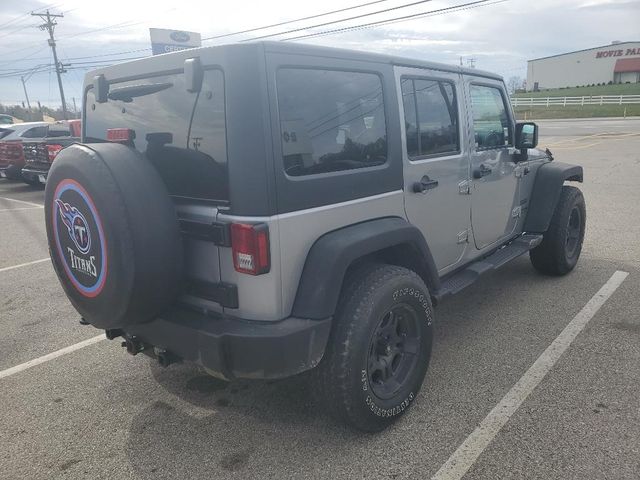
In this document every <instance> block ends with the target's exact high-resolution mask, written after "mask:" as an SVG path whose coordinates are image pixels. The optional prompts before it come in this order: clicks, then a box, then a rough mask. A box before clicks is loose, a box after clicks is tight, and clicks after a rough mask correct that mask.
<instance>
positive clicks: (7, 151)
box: [0, 121, 78, 180]
mask: <svg viewBox="0 0 640 480" xmlns="http://www.w3.org/2000/svg"><path fill="white" fill-rule="evenodd" d="M73 128H75V130H73V131H76V132H77V131H78V129H77V127H73ZM54 135H55V136H60V135H63V136H67V137H68V136H70V135H71V130H70V129H69V127H68V126H66V123H65V122H62V121H61V122H54V123H48V122H25V123H16V124H13V125H7V126H6V127H2V128H0V177H4V178H10V179H13V180H25V179H24V177H22V168H23V167H24V166H25V157H24V151H23V148H22V143H23V142H25V141H36V140H45V139H47V138H49V137H50V136H54Z"/></svg>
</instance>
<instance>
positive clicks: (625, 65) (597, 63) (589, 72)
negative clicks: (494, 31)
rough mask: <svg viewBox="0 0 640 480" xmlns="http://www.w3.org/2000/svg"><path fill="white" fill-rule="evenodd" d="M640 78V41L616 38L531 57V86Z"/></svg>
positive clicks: (540, 88) (528, 87) (534, 88)
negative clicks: (544, 55) (573, 50)
mask: <svg viewBox="0 0 640 480" xmlns="http://www.w3.org/2000/svg"><path fill="white" fill-rule="evenodd" d="M638 82H640V42H613V43H612V44H611V45H606V46H604V47H595V48H589V49H587V50H579V51H577V52H570V53H563V54H561V55H553V56H551V57H544V58H536V59H535V60H529V62H528V67H527V90H544V89H548V88H561V87H578V86H583V85H592V84H599V83H638Z"/></svg>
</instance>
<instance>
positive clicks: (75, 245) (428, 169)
mask: <svg viewBox="0 0 640 480" xmlns="http://www.w3.org/2000/svg"><path fill="white" fill-rule="evenodd" d="M83 112H84V113H83V143H82V144H80V145H74V146H72V147H69V148H67V149H65V150H63V151H62V152H61V153H60V154H59V155H58V157H57V158H56V161H55V162H54V164H53V166H52V168H51V171H50V173H49V180H48V182H47V188H46V202H45V209H46V221H47V233H48V238H49V242H50V246H51V254H52V260H53V262H54V266H55V268H56V271H57V273H58V276H59V278H60V281H61V283H62V285H63V287H64V289H65V292H66V293H67V295H68V297H69V299H70V300H71V302H72V303H73V305H74V306H75V307H76V309H77V310H78V311H79V312H80V314H81V315H82V317H83V318H84V320H85V321H86V322H88V323H91V324H92V325H94V326H95V327H97V328H101V329H104V330H106V335H107V336H108V337H109V338H116V337H123V338H124V342H123V344H124V345H125V346H126V348H127V351H129V353H132V354H137V353H141V352H142V353H145V354H148V355H150V356H152V357H155V358H157V359H158V360H159V361H160V363H161V364H163V365H165V366H166V365H169V364H171V363H172V362H175V361H181V360H186V361H191V362H195V363H197V364H199V365H201V366H202V367H204V368H205V369H206V370H207V371H209V372H210V373H211V374H213V375H215V376H218V377H220V378H224V379H228V380H233V379H235V378H281V377H286V376H290V375H295V374H297V373H300V372H303V371H306V370H310V369H313V368H314V367H318V368H316V369H315V371H314V375H313V381H314V382H315V383H316V388H317V389H318V391H319V393H320V394H321V395H322V396H323V397H324V399H325V401H326V403H327V404H328V405H329V406H330V408H331V411H333V412H334V413H336V414H338V415H339V416H340V417H342V418H343V419H345V420H346V421H348V422H349V423H350V424H352V425H354V426H356V427H358V428H361V429H364V430H379V429H382V428H384V427H385V426H387V425H388V424H389V423H390V422H392V421H393V420H394V419H395V418H397V417H398V416H399V415H400V414H402V413H403V412H404V411H405V410H406V409H407V408H408V407H409V406H410V405H411V404H412V402H413V400H414V398H415V396H416V395H417V393H418V391H419V389H420V386H421V384H422V381H423V378H424V375H425V373H426V370H427V366H428V362H429V357H430V351H431V342H432V335H433V308H432V305H433V303H434V302H437V301H438V300H439V299H440V298H442V297H443V296H445V295H448V294H451V293H456V292H457V291H459V290H461V289H462V288H464V287H465V286H467V285H469V284H471V283H472V282H473V281H474V280H475V279H476V278H478V276H479V275H480V274H482V273H484V272H485V271H488V270H491V269H494V268H497V267H499V266H501V265H503V264H504V263H506V262H507V261H509V260H511V259H513V258H515V257H517V256H519V255H521V254H523V253H526V252H528V251H530V250H531V251H532V261H533V263H534V266H536V267H537V268H538V269H539V270H542V271H545V272H546V273H551V274H563V273H567V272H568V271H570V270H571V269H572V268H573V266H574V265H575V263H576V261H577V259H578V256H579V254H580V248H581V244H582V238H583V235H584V220H585V210H584V201H583V199H582V195H581V194H580V193H579V191H578V190H577V189H571V188H572V187H564V186H563V184H564V181H565V180H579V181H581V180H582V170H581V168H580V167H574V166H571V165H564V164H559V163H557V162H553V163H550V160H551V159H550V158H549V156H548V155H546V154H544V153H542V152H539V151H537V150H535V146H536V143H537V127H536V126H535V125H534V124H518V125H516V123H515V121H514V117H513V113H512V111H511V108H510V106H509V103H508V97H507V95H506V92H505V89H504V84H503V82H502V80H501V79H500V78H499V77H496V76H494V75H492V74H489V73H483V72H479V71H476V70H465V69H460V68H457V67H449V66H444V65H439V64H432V63H428V62H417V61H410V60H406V59H399V58H394V57H389V56H383V55H373V54H363V53H358V52H350V51H343V50H335V49H325V48H319V47H308V46H301V45H290V44H282V43H278V42H273V43H271V42H267V43H255V44H247V45H228V46H222V47H213V48H203V49H197V50H189V51H184V52H176V53H172V54H167V55H160V56H156V57H152V58H147V59H144V60H139V61H136V62H131V63H127V64H122V65H118V66H114V67H109V68H105V69H102V70H97V71H95V72H92V73H90V74H88V75H87V77H86V80H85V101H84V110H83Z"/></svg>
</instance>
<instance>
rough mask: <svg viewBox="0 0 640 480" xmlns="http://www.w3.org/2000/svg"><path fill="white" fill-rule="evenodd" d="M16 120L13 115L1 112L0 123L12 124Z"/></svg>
mask: <svg viewBox="0 0 640 480" xmlns="http://www.w3.org/2000/svg"><path fill="white" fill-rule="evenodd" d="M15 121H16V119H15V118H13V117H12V116H11V115H5V114H0V125H11V124H13V123H14V122H15Z"/></svg>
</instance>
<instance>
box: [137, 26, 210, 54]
mask: <svg viewBox="0 0 640 480" xmlns="http://www.w3.org/2000/svg"><path fill="white" fill-rule="evenodd" d="M149 34H150V36H151V50H152V52H153V54H154V55H160V54H161V53H171V52H177V51H178V50H186V49H188V48H197V47H200V46H202V41H201V39H200V34H199V33H196V32H185V31H183V30H166V29H163V28H150V29H149Z"/></svg>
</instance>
